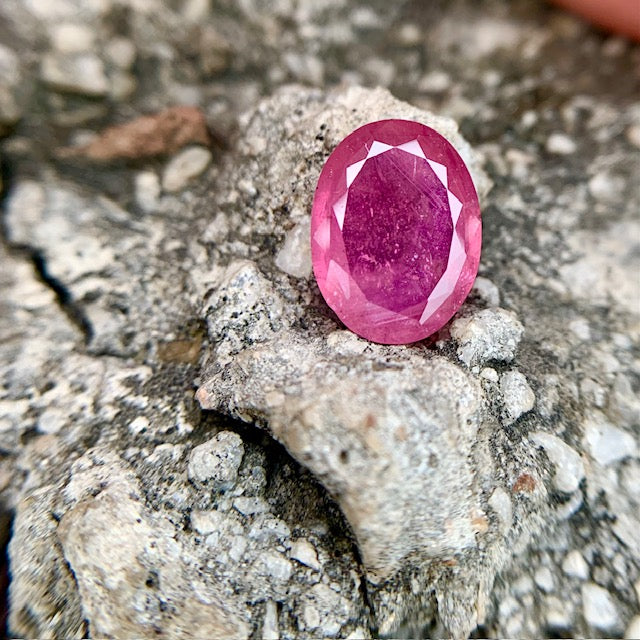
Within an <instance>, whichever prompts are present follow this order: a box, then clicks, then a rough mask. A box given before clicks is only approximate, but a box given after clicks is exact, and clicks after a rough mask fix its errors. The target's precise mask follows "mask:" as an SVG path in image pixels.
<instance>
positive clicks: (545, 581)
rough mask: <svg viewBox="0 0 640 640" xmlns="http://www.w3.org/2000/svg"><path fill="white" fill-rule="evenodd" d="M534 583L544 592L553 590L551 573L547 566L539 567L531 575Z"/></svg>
mask: <svg viewBox="0 0 640 640" xmlns="http://www.w3.org/2000/svg"><path fill="white" fill-rule="evenodd" d="M533 579H534V580H535V583H536V585H537V586H538V587H539V588H540V589H542V590H543V591H544V592H545V593H551V592H552V591H553V574H552V573H551V569H549V567H540V568H539V569H538V570H537V571H536V573H535V575H534V576H533Z"/></svg>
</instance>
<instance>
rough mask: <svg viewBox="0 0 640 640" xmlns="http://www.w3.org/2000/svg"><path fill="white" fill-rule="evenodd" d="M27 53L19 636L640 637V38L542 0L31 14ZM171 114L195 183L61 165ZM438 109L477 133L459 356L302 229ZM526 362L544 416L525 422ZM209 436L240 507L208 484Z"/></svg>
mask: <svg viewBox="0 0 640 640" xmlns="http://www.w3.org/2000/svg"><path fill="white" fill-rule="evenodd" d="M294 5H295V6H294ZM61 34H62V35H61ZM65 34H66V35H65ZM62 36H64V38H63V37H62ZM0 40H2V45H3V47H4V49H2V50H1V51H0V96H2V98H0V135H2V136H4V137H3V138H2V141H1V143H0V145H1V146H0V154H1V156H2V171H3V175H2V180H3V185H4V188H5V193H4V195H5V196H6V197H5V199H4V200H3V210H4V216H3V225H4V233H3V242H2V245H1V246H0V265H1V268H0V288H1V289H2V291H1V295H0V336H1V339H0V376H1V377H2V385H1V386H0V503H1V504H2V509H3V510H6V511H10V512H12V513H13V516H14V525H13V539H12V541H11V546H10V556H11V570H12V576H13V583H12V586H11V611H10V620H9V625H10V629H11V632H12V633H13V634H15V635H22V636H25V637H46V636H56V637H83V636H86V635H92V636H96V635H97V636H103V635H108V634H114V635H123V634H129V635H140V636H147V635H165V636H166V637H169V636H175V635H186V634H187V633H188V632H189V631H190V628H187V627H191V630H192V629H193V627H198V626H201V627H202V628H203V629H206V632H207V634H209V635H213V636H215V635H235V636H237V637H242V636H243V635H244V636H245V637H246V636H250V637H253V638H260V637H264V638H267V637H270V638H274V637H278V636H279V637H280V638H293V637H300V636H301V635H309V636H311V635H313V636H314V637H316V636H325V637H331V636H340V637H348V636H349V635H351V637H354V638H362V637H367V636H369V635H371V634H375V633H378V632H379V631H381V630H382V631H389V632H390V633H392V634H393V635H405V636H410V637H418V636H427V635H428V636H431V637H433V636H444V635H450V634H451V633H453V634H456V635H459V636H462V635H464V634H466V633H467V632H468V631H470V630H471V629H473V628H474V627H475V626H476V625H478V628H477V629H476V630H475V631H474V635H476V636H483V637H524V638H537V637H548V636H552V637H558V636H570V637H578V636H582V637H603V636H612V635H617V636H621V635H622V634H624V633H632V632H633V630H634V625H635V626H636V627H637V617H636V616H637V615H638V606H639V602H638V595H637V594H638V591H639V590H640V588H639V586H638V585H640V567H639V562H638V558H639V557H640V549H639V548H638V537H637V531H638V529H639V527H640V521H639V517H638V514H639V513H640V504H639V499H638V489H637V478H638V477H639V476H640V461H639V460H638V451H639V448H638V415H639V410H640V405H639V403H638V395H639V394H638V390H639V389H638V380H639V379H640V367H639V364H638V363H639V362H640V359H639V358H638V353H639V342H640V324H639V322H638V305H639V294H640V290H639V288H638V286H637V280H634V278H633V277H632V276H633V274H635V273H637V272H638V269H639V268H640V265H639V264H638V256H640V251H639V250H638V237H639V236H640V228H639V225H638V219H637V212H638V210H639V209H640V202H639V194H638V190H637V178H636V176H637V175H638V170H639V167H638V164H639V160H638V147H639V143H638V140H639V139H640V138H639V136H638V131H640V106H639V105H638V103H637V87H638V75H637V73H638V72H637V69H638V68H640V65H639V64H638V63H639V61H640V53H639V50H638V48H637V47H633V46H631V45H630V44H628V43H626V42H625V41H624V40H620V39H618V38H607V37H606V36H604V35H602V34H599V33H596V32H595V31H591V30H589V29H588V28H587V27H586V26H583V25H582V24H581V23H579V22H577V21H576V20H573V19H571V18H568V17H566V16H564V15H563V14H561V13H560V12H556V11H555V10H552V9H549V8H548V7H543V6H542V5H539V4H537V3H531V2H520V1H518V0H516V1H515V2H507V1H506V0H490V1H489V0H485V1H482V2H475V1H473V2H472V1H471V0H461V2H456V3H438V2H434V3H432V4H427V3H424V2H417V1H416V2H412V1H407V2H398V3H388V2H378V1H374V2H366V3H365V2H355V3H354V2H345V1H344V0H329V1H328V2H323V3H318V2H311V1H310V0H300V1H299V2H297V3H294V4H292V3H291V2H289V0H275V1H274V2H268V3H265V2H262V1H258V0H246V1H243V2H241V3H237V4H234V5H233V7H231V5H229V3H224V2H219V1H217V0H213V1H212V2H210V3H208V2H197V1H193V2H188V3H165V2H160V1H159V0H145V1H144V2H129V1H128V0H125V1H123V2H121V1H120V0H118V2H114V1H112V0H91V1H90V2H85V1H84V0H82V1H81V0H56V1H55V2H37V1H35V0H28V1H25V2H23V1H19V0H6V1H5V2H3V3H1V5H0ZM125 41H126V42H125ZM460 42H464V46H460ZM87 56H88V58H87ZM16 59H17V60H18V61H19V65H18V66H15V65H14V64H13V62H14V61H15V60H16ZM47 59H51V60H53V61H54V62H55V63H56V64H57V65H58V69H57V72H61V73H62V72H67V70H68V67H62V66H61V65H62V64H63V63H65V64H66V62H67V61H68V60H70V61H72V62H73V61H77V60H78V59H90V60H93V62H92V63H91V64H93V65H94V66H95V68H96V69H101V70H102V74H103V75H102V76H101V77H100V82H101V83H102V84H101V86H100V87H99V89H100V91H99V92H98V91H96V87H95V85H94V86H93V87H92V86H90V85H89V87H88V88H89V90H90V91H91V93H92V94H93V95H90V96H89V95H85V94H84V92H86V91H87V86H82V85H78V83H79V82H80V80H83V82H85V81H86V80H87V78H84V79H83V78H82V77H81V76H80V75H79V76H78V77H74V78H71V80H72V81H73V83H75V86H73V85H71V86H67V85H64V86H63V85H62V84H59V83H58V84H56V83H57V82H58V81H57V80H56V82H54V84H53V85H51V84H44V83H41V82H40V81H39V79H40V77H41V76H40V73H41V71H42V70H43V68H44V67H43V65H44V61H45V60H47ZM3 61H9V62H11V64H10V65H9V66H7V64H5V62H3ZM620 78H625V82H620V80H619V79H620ZM54 80H55V79H54ZM64 81H65V83H66V82H68V81H69V77H68V75H67V78H66V79H65V80H64ZM291 81H297V82H302V83H305V84H307V85H316V89H309V88H302V87H300V86H297V87H293V88H291V87H290V88H287V89H284V90H282V89H279V87H280V85H283V84H287V83H289V82H291ZM336 83H343V84H344V85H346V86H345V87H343V88H342V89H340V90H339V91H337V92H335V93H331V92H330V88H331V87H332V86H333V85H334V84H336ZM355 85H363V86H369V87H375V86H377V85H382V86H387V87H389V88H390V90H391V91H392V93H394V94H395V95H397V96H398V97H399V98H401V99H403V100H405V101H408V103H410V104H411V106H409V105H408V104H407V103H406V102H405V103H402V102H397V101H394V100H393V99H391V98H390V97H389V95H388V94H385V93H384V92H381V91H379V90H377V91H373V92H368V91H363V90H361V89H357V88H353V87H354V86H355ZM78 86H80V90H78ZM348 87H351V89H349V88H348ZM69 89H70V90H71V91H69ZM274 93H275V97H273V98H271V99H267V100H262V99H261V96H263V95H270V94H274ZM176 105H195V106H198V107H200V108H201V109H202V110H203V112H204V113H205V115H206V118H207V122H208V125H209V127H210V128H211V130H212V132H213V136H212V139H213V140H214V141H216V144H217V147H216V148H215V149H213V150H212V158H213V159H212V163H211V165H210V166H209V167H208V168H207V169H206V170H205V171H204V173H202V174H201V175H200V176H199V177H196V178H194V180H193V182H191V183H189V184H188V185H186V186H185V188H184V189H183V190H182V191H181V192H179V193H177V194H171V193H166V192H164V193H163V192H162V190H161V189H160V181H159V178H158V176H159V175H161V173H162V168H163V167H162V166H160V165H159V164H157V163H156V161H155V160H153V159H149V160H144V161H143V160H140V161H138V162H137V163H134V166H128V167H127V166H122V165H118V164H117V163H113V164H110V165H102V166H87V164H86V162H84V161H82V160H81V159H79V160H78V159H76V160H74V159H73V158H63V157H60V156H57V155H56V154H55V153H54V152H53V151H54V150H55V149H59V148H61V147H64V146H74V147H83V145H87V144H90V142H91V141H92V140H96V138H95V134H96V133H98V132H100V131H102V130H104V129H105V127H108V126H113V125H120V124H123V123H126V122H129V121H132V122H133V121H135V119H136V118H138V117H140V116H143V115H145V114H152V113H159V112H162V111H163V110H164V109H166V108H168V107H171V106H176ZM352 109H355V111H352ZM426 111H430V112H436V113H438V114H439V115H440V116H441V117H439V118H438V121H439V122H440V123H441V126H446V127H447V133H448V134H449V135H451V136H452V137H455V138H456V140H458V144H461V143H460V138H457V137H456V136H457V134H456V133H455V132H454V131H453V130H452V127H451V124H450V122H451V121H450V120H448V118H453V119H454V120H456V121H457V122H458V123H459V125H460V131H461V133H462V135H464V137H465V139H466V140H467V141H468V142H469V143H470V145H466V144H462V149H463V151H464V153H465V154H467V155H468V156H471V148H473V150H474V151H473V157H474V159H475V160H474V162H473V163H472V165H473V166H472V171H473V172H474V175H475V176H476V179H479V182H480V184H479V185H478V186H479V187H480V191H481V192H482V195H483V214H484V218H483V222H484V231H485V233H484V248H483V255H482V259H481V277H482V278H483V279H482V280H480V281H479V282H478V286H476V287H475V288H474V291H473V292H472V294H471V296H470V298H469V300H468V302H467V303H466V304H465V305H464V307H463V309H462V310H461V312H460V314H459V315H458V317H457V318H456V319H455V320H454V322H452V323H451V324H450V325H449V326H448V327H445V330H443V331H442V332H441V333H440V335H438V336H437V337H436V339H435V340H433V341H430V342H428V343H423V344H418V345H414V346H412V347H407V348H385V347H377V346H374V345H369V344H368V343H366V342H364V341H362V340H359V339H358V338H356V337H354V336H352V335H351V334H349V333H348V332H345V331H344V330H343V329H342V328H341V327H340V325H339V323H338V322H337V321H336V319H335V317H333V316H332V315H331V314H330V313H329V312H328V311H327V309H326V307H325V306H324V305H323V303H322V300H321V298H320V296H319V294H318V292H317V290H316V288H315V285H314V283H313V281H312V280H311V279H310V278H309V270H308V254H305V251H307V250H308V247H306V246H305V243H304V242H302V241H301V238H303V237H304V230H305V225H306V224H308V214H309V208H310V203H311V198H312V193H313V188H314V186H315V184H314V181H315V178H316V177H317V175H318V173H319V170H320V167H321V165H322V162H323V161H324V158H325V157H326V156H327V154H328V152H329V151H330V149H331V148H332V147H333V146H334V145H335V144H336V143H337V142H338V141H339V139H340V137H341V136H342V135H344V134H345V133H347V132H348V131H349V130H350V129H351V128H353V127H355V126H356V125H357V124H359V123H362V122H365V121H367V120H373V119H378V118H380V117H384V116H385V114H387V115H391V113H392V114H393V115H396V116H401V117H410V118H411V117H419V118H424V119H427V118H428V116H426V115H425V113H426ZM243 112H244V113H247V114H248V115H246V116H243V117H241V118H240V120H238V119H237V114H238V113H243ZM238 130H241V131H242V135H236V134H234V133H233V132H234V131H238ZM221 134H223V135H221ZM225 147H226V149H227V150H226V151H225V152H223V148H225ZM174 153H175V152H173V151H172V152H171V155H173V154H174ZM5 169H7V170H5ZM484 174H486V175H487V176H488V179H486V180H485V179H483V178H482V176H483V175H484ZM490 182H493V184H494V186H493V189H492V190H491V191H490V192H488V191H487V187H488V185H489V183H490ZM225 296H226V299H225ZM498 305H499V306H498ZM514 371H517V372H519V373H520V374H522V376H524V378H525V379H526V382H527V386H528V388H530V391H531V392H532V393H533V394H534V396H535V404H534V405H533V406H532V407H531V408H530V410H528V411H524V412H520V414H519V415H518V417H517V419H515V420H514V421H513V422H511V421H510V420H505V421H504V422H503V421H502V420H503V419H504V417H505V416H506V413H505V411H506V406H505V402H504V398H503V384H502V381H503V380H504V376H505V375H506V374H508V373H509V372H514ZM224 372H228V374H229V375H228V376H226V377H225V375H224ZM507 379H508V378H507ZM216 380H218V381H219V382H220V384H219V385H218V386H216V385H214V382H215V381H216ZM197 388H200V389H201V391H200V392H199V398H200V399H201V400H202V401H203V402H204V403H205V404H210V405H212V406H216V407H217V408H218V409H219V410H220V411H221V412H222V413H223V414H232V415H234V416H236V417H238V418H240V419H241V420H243V421H245V422H248V423H249V424H242V423H241V422H238V421H234V420H232V419H229V418H227V417H224V416H223V415H221V414H217V413H213V412H206V411H205V412H203V411H201V409H200V407H199V406H198V403H197V402H196V400H195V397H194V392H195V390H196V389H197ZM522 388H524V387H521V389H522ZM341 391H342V393H341ZM351 399H352V401H351ZM529 404H531V403H530V402H529V403H526V404H522V403H521V405H520V408H521V409H522V408H523V407H525V408H526V407H527V406H528V405H529ZM329 410H330V411H329ZM370 417H371V419H370ZM400 419H402V424H400ZM467 419H469V420H470V422H469V423H467ZM256 425H257V426H258V427H262V429H259V428H256ZM321 427H323V428H321ZM224 432H226V433H234V434H235V435H236V436H237V439H235V438H234V441H235V444H233V443H231V446H229V447H227V446H226V445H224V446H222V447H220V441H219V440H216V438H217V436H218V435H219V434H221V433H224ZM273 436H275V437H276V438H277V439H279V440H280V441H281V442H283V443H285V444H286V447H287V449H285V448H284V447H282V446H280V445H278V444H276V443H275V442H274V439H273ZM224 437H227V438H228V437H229V436H224ZM231 437H232V438H233V436H231ZM403 438H404V440H403ZM212 441H213V442H215V443H216V444H215V446H213V450H214V451H217V452H218V453H219V454H220V455H219V456H217V454H216V455H214V456H212V459H215V460H219V461H220V462H219V465H220V466H219V470H220V472H221V474H222V475H224V479H223V482H222V485H224V487H225V488H224V490H223V489H222V487H221V486H220V485H219V484H216V482H217V481H213V482H212V481H211V480H205V482H204V483H200V482H199V481H193V480H191V479H190V478H189V466H190V462H191V461H192V460H194V459H195V458H197V455H196V454H195V453H194V452H195V451H196V450H197V448H198V447H199V446H202V445H205V449H206V448H207V447H210V446H211V443H212ZM390 442H392V443H393V446H392V447H390V446H389V443H390ZM207 443H209V444H207ZM236 445H237V446H236ZM445 445H448V446H445ZM565 447H566V448H565ZM240 449H242V450H243V454H242V456H239V455H235V456H233V455H231V457H228V456H227V454H228V453H229V452H233V451H235V452H236V453H238V452H239V451H240ZM569 449H570V450H571V451H573V452H575V454H576V455H577V456H579V458H576V457H575V455H573V454H572V453H571V451H569ZM207 450H208V449H207ZM225 452H227V453H225ZM343 452H344V453H343ZM432 453H433V454H434V457H432V456H431V454H432ZM427 454H429V455H427ZM295 458H297V460H298V461H299V462H297V461H296V460H295ZM238 460H239V463H238V466H237V467H236V461H238ZM230 461H231V462H230ZM564 461H567V462H568V463H569V464H568V466H567V467H566V469H564V471H566V472H567V473H566V474H564V475H563V474H560V475H559V466H560V465H562V464H563V462H564ZM228 463H229V464H228ZM580 463H581V464H582V466H581V464H580ZM384 465H386V466H384ZM431 465H436V466H431ZM205 466H206V465H205ZM233 469H235V470H236V471H235V474H234V472H233ZM381 469H383V471H380V470H381ZM310 470H311V471H313V474H312V473H311V471H310ZM223 472H224V473H223ZM376 475H377V478H376V479H377V480H378V483H377V486H376V485H375V484H374V482H373V481H372V478H374V477H376ZM214 476H215V474H214ZM582 476H584V477H582ZM221 477H222V476H221ZM357 486H359V489H360V491H361V493H360V495H359V496H358V494H356V487H357ZM446 487H448V488H449V489H450V490H451V491H452V492H456V493H455V495H445V491H444V490H445V488H446ZM396 490H398V491H400V493H398V496H397V497H395V498H394V496H392V493H393V492H394V491H396ZM439 492H440V493H442V494H443V495H442V500H441V501H440V502H437V500H436V498H437V497H438V495H439ZM331 496H332V497H331ZM356 497H359V498H360V499H359V500H357V499H356ZM365 497H366V500H367V502H366V503H365V501H364V498H365ZM454 502H455V504H454ZM367 504H368V505H370V506H371V511H370V512H369V513H367V511H366V509H365V507H366V506H367ZM337 505H340V507H341V509H339V508H338V506H337ZM418 505H422V506H423V507H425V506H426V507H427V508H431V507H433V509H432V510H429V511H423V512H422V513H420V514H419V515H416V514H417V512H418V509H417V508H416V507H417V506H418ZM434 505H435V506H434ZM445 514H446V518H445ZM138 520H139V521H138ZM376 532H378V533H379V534H380V535H381V536H382V537H381V538H380V540H377V539H376ZM382 540H384V541H385V544H381V541H382ZM105 556H106V557H107V558H109V562H108V563H107V562H106V560H105V561H103V560H102V559H103V558H105ZM111 560H113V563H111ZM385 572H386V573H385ZM383 576H387V579H386V580H383V579H382V577H383ZM496 578H497V579H496ZM605 623H606V628H604V627H605ZM120 631H122V633H120Z"/></svg>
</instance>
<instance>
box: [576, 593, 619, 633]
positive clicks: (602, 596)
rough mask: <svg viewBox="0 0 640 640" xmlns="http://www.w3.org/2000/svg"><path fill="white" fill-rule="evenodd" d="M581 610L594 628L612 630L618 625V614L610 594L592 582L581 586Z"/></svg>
mask: <svg viewBox="0 0 640 640" xmlns="http://www.w3.org/2000/svg"><path fill="white" fill-rule="evenodd" d="M582 611H583V614H584V617H585V619H586V621H587V622H588V623H589V624H590V625H592V626H593V627H595V628H596V629H601V630H602V631H612V630H614V629H618V628H619V627H620V615H619V613H618V609H617V607H616V605H615V603H614V602H613V599H612V598H611V594H610V593H609V592H608V591H607V590H606V589H603V588H602V587H601V586H599V585H597V584H595V583H594V582H588V583H586V584H584V585H583V586H582Z"/></svg>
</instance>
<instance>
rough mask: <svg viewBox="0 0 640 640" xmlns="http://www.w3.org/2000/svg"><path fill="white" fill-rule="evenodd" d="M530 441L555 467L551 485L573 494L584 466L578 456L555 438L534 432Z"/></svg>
mask: <svg viewBox="0 0 640 640" xmlns="http://www.w3.org/2000/svg"><path fill="white" fill-rule="evenodd" d="M529 438H530V440H531V441H532V442H534V443H535V444H537V445H539V446H541V447H542V448H543V449H544V450H545V453H546V454H547V457H548V458H549V460H550V461H551V462H552V464H553V465H554V467H555V475H554V476H553V484H554V485H555V487H556V489H558V491H563V492H565V493H573V492H574V491H575V490H576V489H577V488H578V486H579V485H580V482H581V481H582V479H583V478H584V464H583V462H582V458H581V457H580V454H579V453H578V452H577V451H575V450H574V449H572V448H571V447H570V446H569V445H568V444H567V443H566V442H564V441H562V440H561V439H560V438H558V437H557V436H554V435H552V434H551V433H545V432H544V431H535V432H534V433H532V434H531V435H530V436H529Z"/></svg>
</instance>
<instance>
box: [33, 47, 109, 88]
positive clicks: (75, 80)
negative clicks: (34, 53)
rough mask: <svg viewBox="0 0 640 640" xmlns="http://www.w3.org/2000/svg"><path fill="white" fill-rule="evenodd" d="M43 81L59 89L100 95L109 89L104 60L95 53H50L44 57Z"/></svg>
mask: <svg viewBox="0 0 640 640" xmlns="http://www.w3.org/2000/svg"><path fill="white" fill-rule="evenodd" d="M40 73H41V76H42V79H43V81H44V82H45V83H46V84H48V85H49V86H51V87H52V88H53V89H55V90H57V91H66V92H70V93H78V94H81V95H87V96H94V97H100V96H104V95H106V94H107V93H108V91H109V81H108V79H107V76H106V73H105V70H104V64H103V62H102V60H101V59H100V58H99V57H98V56H97V55H95V54H93V53H79V54H64V55H63V54H52V53H51V54H48V55H46V56H45V57H44V58H43V59H42V67H41V71H40Z"/></svg>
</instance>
